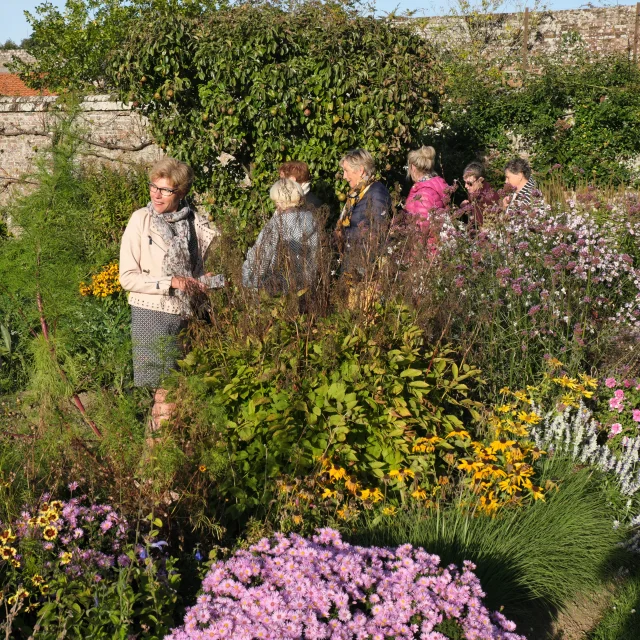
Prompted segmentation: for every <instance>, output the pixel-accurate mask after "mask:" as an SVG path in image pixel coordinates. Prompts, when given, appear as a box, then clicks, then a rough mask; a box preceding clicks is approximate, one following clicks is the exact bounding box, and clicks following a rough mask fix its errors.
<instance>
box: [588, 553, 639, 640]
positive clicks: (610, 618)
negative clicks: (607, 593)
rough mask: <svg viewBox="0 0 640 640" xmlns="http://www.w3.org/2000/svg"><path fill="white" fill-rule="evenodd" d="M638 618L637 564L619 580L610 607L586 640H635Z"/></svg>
mask: <svg viewBox="0 0 640 640" xmlns="http://www.w3.org/2000/svg"><path fill="white" fill-rule="evenodd" d="M639 616H640V571H639V569H638V566H637V562H634V563H633V564H632V567H631V570H630V572H629V573H628V572H626V571H625V574H624V575H623V576H622V577H621V578H619V580H618V581H617V584H616V591H615V594H614V597H613V600H612V602H611V604H610V606H609V607H608V608H607V611H606V612H605V613H604V615H603V617H602V619H601V620H600V621H599V622H598V625H597V626H596V628H595V629H593V630H592V631H591V632H590V633H589V634H588V635H587V636H586V637H587V640H635V638H636V637H637V635H638V624H639V622H638V617H639Z"/></svg>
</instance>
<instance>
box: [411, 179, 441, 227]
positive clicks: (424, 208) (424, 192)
mask: <svg viewBox="0 0 640 640" xmlns="http://www.w3.org/2000/svg"><path fill="white" fill-rule="evenodd" d="M448 188H449V185H448V184H447V183H446V182H445V181H444V180H443V179H442V178H441V177H440V176H434V177H433V178H429V180H423V181H422V182H416V183H415V184H414V185H413V186H412V187H411V191H409V195H408V197H407V201H406V203H405V205H404V208H405V209H406V210H407V211H408V212H409V213H412V214H414V215H416V216H420V217H421V218H424V219H425V220H424V221H425V222H426V221H427V220H428V219H429V212H430V211H431V210H432V209H441V208H442V207H444V199H445V196H446V189H448Z"/></svg>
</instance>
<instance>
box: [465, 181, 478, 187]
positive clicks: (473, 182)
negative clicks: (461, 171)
mask: <svg viewBox="0 0 640 640" xmlns="http://www.w3.org/2000/svg"><path fill="white" fill-rule="evenodd" d="M464 183H465V184H466V185H467V187H472V186H473V185H474V184H475V183H476V181H475V180H465V181H464Z"/></svg>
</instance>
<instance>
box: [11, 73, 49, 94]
mask: <svg viewBox="0 0 640 640" xmlns="http://www.w3.org/2000/svg"><path fill="white" fill-rule="evenodd" d="M51 95H54V94H52V93H51V92H49V91H46V90H45V91H36V90H35V89H29V87H27V85H26V84H25V83H24V82H22V80H20V78H19V77H18V76H17V75H15V74H14V73H0V96H51Z"/></svg>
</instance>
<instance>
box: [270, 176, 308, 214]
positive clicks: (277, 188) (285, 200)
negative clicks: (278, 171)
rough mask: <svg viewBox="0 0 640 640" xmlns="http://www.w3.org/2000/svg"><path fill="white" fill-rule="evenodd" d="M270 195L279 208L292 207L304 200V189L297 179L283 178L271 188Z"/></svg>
mask: <svg viewBox="0 0 640 640" xmlns="http://www.w3.org/2000/svg"><path fill="white" fill-rule="evenodd" d="M269 197H270V198H271V199H272V200H273V201H274V202H275V204H276V206H277V207H278V208H279V209H291V208H292V207H297V206H298V205H299V204H300V203H301V202H303V201H304V191H303V190H302V187H301V186H300V185H299V184H298V183H297V182H296V181H295V180H289V178H282V180H278V181H277V182H276V183H275V184H274V185H273V186H272V187H271V189H269Z"/></svg>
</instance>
